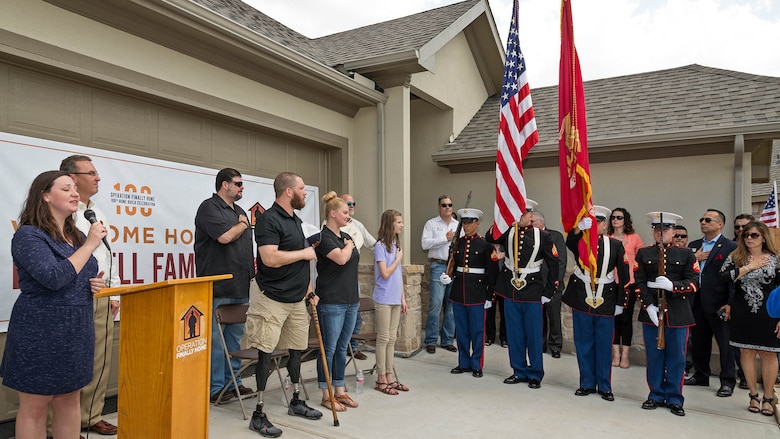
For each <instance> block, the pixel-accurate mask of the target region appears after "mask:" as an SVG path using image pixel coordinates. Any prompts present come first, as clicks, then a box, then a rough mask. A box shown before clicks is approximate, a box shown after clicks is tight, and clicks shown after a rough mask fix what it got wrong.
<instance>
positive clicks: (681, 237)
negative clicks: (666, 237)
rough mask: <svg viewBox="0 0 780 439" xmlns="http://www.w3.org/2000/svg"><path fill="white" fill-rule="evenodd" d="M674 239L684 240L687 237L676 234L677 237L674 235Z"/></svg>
mask: <svg viewBox="0 0 780 439" xmlns="http://www.w3.org/2000/svg"><path fill="white" fill-rule="evenodd" d="M674 237H675V238H677V239H684V238H687V237H688V235H681V234H679V233H678V234H677V235H674Z"/></svg>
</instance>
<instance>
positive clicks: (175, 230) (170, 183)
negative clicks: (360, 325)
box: [0, 132, 320, 332]
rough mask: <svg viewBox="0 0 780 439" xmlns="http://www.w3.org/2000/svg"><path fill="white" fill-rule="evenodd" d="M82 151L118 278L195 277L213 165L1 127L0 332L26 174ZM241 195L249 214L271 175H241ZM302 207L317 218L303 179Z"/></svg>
mask: <svg viewBox="0 0 780 439" xmlns="http://www.w3.org/2000/svg"><path fill="white" fill-rule="evenodd" d="M73 154H81V155H86V156H89V157H90V158H91V159H92V163H93V164H94V165H95V168H96V169H97V171H98V172H99V173H100V177H101V180H100V191H99V192H98V193H97V194H96V195H95V196H93V197H92V200H93V201H94V203H95V205H96V206H98V207H99V208H100V209H101V210H102V211H103V212H104V213H105V214H106V216H107V217H108V222H109V224H110V226H111V230H110V231H109V239H110V245H111V250H112V253H113V256H114V264H115V265H116V267H117V268H118V271H119V276H120V278H121V280H122V284H123V285H131V284H144V283H153V282H159V281H163V280H168V279H181V278H188V277H194V276H195V255H194V253H193V240H194V237H195V213H196V212H197V210H198V206H200V203H201V202H202V201H203V200H205V199H207V198H210V197H211V195H212V194H213V193H214V191H215V188H214V183H215V179H216V175H217V172H218V170H215V169H209V168H203V167H198V166H190V165H185V164H181V163H175V162H168V161H163V160H157V159H151V158H147V157H142V156H135V155H129V154H122V153H116V152H111V151H106V150H101V149H94V148H87V147H83V146H77V145H70V144H67V143H60V142H52V141H48V140H42V139H36V138H32V137H25V136H18V135H14V134H8V133H2V132H0V160H1V161H2V162H3V163H6V165H5V166H4V167H3V169H4V172H3V173H2V174H0V182H2V184H3V187H5V188H6V191H5V192H6V194H7V196H8V203H6V206H7V208H6V213H5V214H4V216H5V218H4V219H5V221H4V223H5V224H6V225H5V226H3V227H0V243H2V248H4V249H5V251H0V280H1V281H2V285H5V288H3V289H2V290H0V291H1V292H2V294H3V299H2V300H0V331H3V332H4V331H6V330H7V329H8V319H9V318H10V316H11V309H12V307H13V304H14V302H15V301H16V298H17V297H18V295H19V293H20V291H19V286H18V284H17V283H18V282H17V279H15V276H14V274H15V273H14V269H13V261H12V259H11V250H10V249H11V238H12V237H13V234H14V231H15V230H16V228H17V227H18V219H19V213H20V212H21V209H22V205H23V204H24V200H25V197H26V196H27V191H28V190H29V188H30V184H31V183H32V180H33V179H34V178H35V177H36V176H37V175H38V174H40V173H41V172H44V171H48V170H52V169H59V166H60V162H61V161H62V159H64V158H66V157H68V156H70V155H73ZM242 177H243V180H244V197H243V198H242V200H241V201H240V202H239V203H238V204H239V205H240V206H241V207H242V208H244V210H246V211H247V213H249V214H250V215H251V217H252V223H253V224H254V213H255V211H257V210H264V209H267V208H269V207H271V205H272V204H273V202H274V198H275V197H274V190H273V180H271V179H268V178H262V177H254V176H251V175H242ZM306 191H307V195H306V201H307V203H306V207H305V208H304V209H303V210H301V211H299V212H298V215H299V216H300V217H301V219H302V220H303V221H304V222H306V223H309V224H319V223H320V221H319V208H318V206H319V190H318V188H317V187H314V186H306Z"/></svg>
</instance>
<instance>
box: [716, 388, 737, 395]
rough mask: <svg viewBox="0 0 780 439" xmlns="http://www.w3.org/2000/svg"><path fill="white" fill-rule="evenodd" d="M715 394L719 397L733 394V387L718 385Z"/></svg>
mask: <svg viewBox="0 0 780 439" xmlns="http://www.w3.org/2000/svg"><path fill="white" fill-rule="evenodd" d="M715 394H716V395H718V396H721V397H726V396H731V395H733V394H734V388H733V387H730V386H720V389H718V391H717V392H715Z"/></svg>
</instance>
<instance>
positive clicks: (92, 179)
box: [60, 155, 120, 435]
mask: <svg viewBox="0 0 780 439" xmlns="http://www.w3.org/2000/svg"><path fill="white" fill-rule="evenodd" d="M60 170H61V171H65V172H67V173H69V174H70V176H71V177H73V180H74V181H75V182H76V187H77V189H78V192H79V197H80V201H79V211H78V212H76V213H75V214H74V216H75V220H76V227H78V228H79V230H81V231H82V232H84V233H85V234H86V233H87V232H88V231H89V226H90V223H89V221H88V220H87V219H86V218H85V217H84V212H85V211H86V210H88V209H89V210H92V211H93V212H95V215H96V218H97V220H98V221H100V222H101V223H103V225H104V226H106V228H108V227H109V225H108V222H107V221H106V216H105V215H104V214H103V212H101V211H100V209H98V208H97V207H96V206H95V204H94V203H93V202H92V200H91V198H92V196H94V195H95V194H96V193H97V192H98V182H100V175H99V174H98V172H97V170H96V169H95V165H94V164H93V163H92V159H90V158H89V157H87V156H83V155H74V156H70V157H68V158H66V159H65V160H63V161H62V163H61V164H60ZM92 255H93V256H95V259H97V261H98V272H101V271H102V272H103V273H106V274H105V276H106V286H108V287H118V286H119V285H120V281H119V274H118V271H117V267H116V265H114V264H113V263H112V262H111V250H110V249H109V248H107V247H106V246H105V245H104V244H101V245H100V246H99V247H98V248H97V249H95V251H94V252H93V253H92ZM93 310H94V319H95V323H94V324H95V362H94V368H93V370H94V372H93V376H92V381H91V382H90V383H89V384H88V385H87V386H86V387H84V388H83V389H81V427H82V428H89V430H91V431H94V432H95V433H98V434H103V435H114V434H116V432H117V428H116V425H112V424H110V423H108V422H106V421H105V420H104V419H103V405H104V403H105V399H106V390H107V389H108V376H109V373H110V372H111V357H112V352H111V351H112V349H113V347H114V318H115V317H116V314H117V312H119V297H114V296H112V297H110V298H106V297H103V298H100V299H95V300H94V301H93Z"/></svg>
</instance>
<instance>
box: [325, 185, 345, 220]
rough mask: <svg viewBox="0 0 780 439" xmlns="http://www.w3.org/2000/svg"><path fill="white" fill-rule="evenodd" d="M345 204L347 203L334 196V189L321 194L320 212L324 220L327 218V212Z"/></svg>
mask: <svg viewBox="0 0 780 439" xmlns="http://www.w3.org/2000/svg"><path fill="white" fill-rule="evenodd" d="M346 205H347V203H346V202H345V201H344V200H343V199H341V198H339V197H338V196H336V192H334V191H330V192H328V193H327V194H325V195H323V196H322V213H323V215H324V216H325V219H326V220H327V218H328V213H330V212H332V211H334V210H336V209H338V208H339V207H341V206H346Z"/></svg>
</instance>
